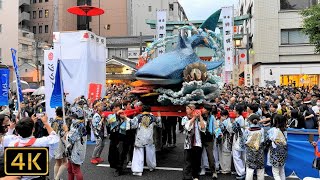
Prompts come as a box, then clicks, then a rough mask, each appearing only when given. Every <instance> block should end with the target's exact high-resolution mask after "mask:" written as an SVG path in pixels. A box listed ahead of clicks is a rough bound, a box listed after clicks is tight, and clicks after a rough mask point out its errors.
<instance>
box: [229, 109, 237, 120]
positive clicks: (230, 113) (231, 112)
mask: <svg viewBox="0 0 320 180" xmlns="http://www.w3.org/2000/svg"><path fill="white" fill-rule="evenodd" d="M229 117H230V118H232V119H234V118H236V117H237V116H236V113H234V112H233V111H230V112H229Z"/></svg>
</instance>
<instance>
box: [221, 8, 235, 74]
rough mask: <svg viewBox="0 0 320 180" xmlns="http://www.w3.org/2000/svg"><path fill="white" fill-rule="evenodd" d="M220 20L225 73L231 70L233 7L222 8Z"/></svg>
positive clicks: (232, 56)
mask: <svg viewBox="0 0 320 180" xmlns="http://www.w3.org/2000/svg"><path fill="white" fill-rule="evenodd" d="M221 18H222V23H223V26H222V27H223V41H224V43H223V45H224V52H225V64H224V66H225V71H232V70H233V58H234V55H233V54H234V52H233V51H234V44H233V34H234V29H233V6H230V7H222V11H221Z"/></svg>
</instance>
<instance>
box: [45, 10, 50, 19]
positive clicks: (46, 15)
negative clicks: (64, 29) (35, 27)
mask: <svg viewBox="0 0 320 180" xmlns="http://www.w3.org/2000/svg"><path fill="white" fill-rule="evenodd" d="M44 17H45V18H48V17H49V10H48V9H46V10H45V11H44Z"/></svg>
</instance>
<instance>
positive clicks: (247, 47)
mask: <svg viewBox="0 0 320 180" xmlns="http://www.w3.org/2000/svg"><path fill="white" fill-rule="evenodd" d="M246 36H247V44H246V50H247V64H249V63H250V59H249V48H250V47H249V28H247V35H246Z"/></svg>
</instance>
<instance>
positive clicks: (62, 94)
mask: <svg viewBox="0 0 320 180" xmlns="http://www.w3.org/2000/svg"><path fill="white" fill-rule="evenodd" d="M58 63H59V71H60V87H61V97H62V99H61V101H62V116H63V117H62V119H63V122H64V124H66V110H65V102H64V88H63V82H62V79H63V78H62V72H61V70H62V69H61V60H60V59H58Z"/></svg>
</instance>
